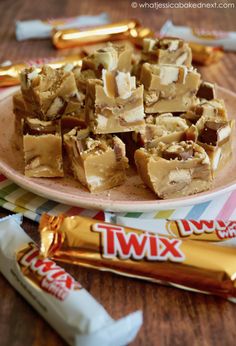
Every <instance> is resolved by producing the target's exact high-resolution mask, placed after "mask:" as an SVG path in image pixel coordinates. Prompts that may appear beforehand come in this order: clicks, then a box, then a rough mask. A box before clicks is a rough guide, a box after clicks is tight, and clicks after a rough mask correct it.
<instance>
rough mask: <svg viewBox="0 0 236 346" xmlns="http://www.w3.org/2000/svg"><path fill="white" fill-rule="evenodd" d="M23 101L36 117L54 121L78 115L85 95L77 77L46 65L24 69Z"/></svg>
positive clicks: (21, 76)
mask: <svg viewBox="0 0 236 346" xmlns="http://www.w3.org/2000/svg"><path fill="white" fill-rule="evenodd" d="M20 78H21V91H22V95H23V98H24V102H25V105H26V108H27V111H29V112H30V113H31V114H32V115H33V116H35V117H37V118H40V119H41V120H44V121H46V120H53V119H56V118H60V117H61V116H62V115H64V114H79V113H80V111H81V107H82V108H83V103H84V100H85V95H84V94H83V93H81V92H79V91H78V89H77V85H76V81H75V76H74V74H73V72H72V71H68V70H67V69H65V68H60V69H52V68H51V67H49V66H43V67H42V69H41V70H40V71H39V70H38V69H37V68H33V67H31V68H29V69H25V70H24V71H23V72H22V73H21V75H20Z"/></svg>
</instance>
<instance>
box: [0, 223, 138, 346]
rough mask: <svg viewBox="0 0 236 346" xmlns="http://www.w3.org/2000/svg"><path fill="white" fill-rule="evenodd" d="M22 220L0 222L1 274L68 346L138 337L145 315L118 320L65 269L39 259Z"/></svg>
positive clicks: (123, 341)
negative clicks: (21, 224) (22, 226)
mask: <svg viewBox="0 0 236 346" xmlns="http://www.w3.org/2000/svg"><path fill="white" fill-rule="evenodd" d="M20 223H21V220H20V218H19V216H10V217H7V218H4V219H1V220H0V272H1V273H2V274H3V275H4V276H5V277H6V279H7V280H8V281H9V282H10V283H11V285H12V286H13V287H14V288H15V289H16V290H17V291H18V292H19V293H20V294H21V295H22V296H23V297H24V298H25V299H26V300H27V301H28V302H29V303H30V304H31V305H32V306H33V307H34V308H35V309H36V310H37V311H38V312H39V313H40V314H41V315H42V316H43V317H44V318H45V319H46V320H47V321H48V323H49V324H50V325H51V326H52V327H53V328H54V329H55V330H56V331H57V332H58V333H59V334H60V335H61V336H62V338H64V339H65V341H66V342H67V343H68V344H69V345H79V346H87V345H90V346H97V345H103V346H104V345H106V346H111V345H117V346H121V345H125V344H127V343H129V342H131V341H132V340H133V339H134V337H135V336H136V334H137V332H138V330H139V328H140V326H141V324H142V314H141V312H136V313H133V314H130V315H128V316H127V317H125V318H122V319H120V320H118V321H114V320H113V319H112V318H111V317H110V315H109V314H108V313H107V312H106V310H105V309H104V308H103V307H102V306H101V305H100V304H99V303H98V302H97V301H96V300H95V299H94V298H93V297H92V296H91V295H90V294H89V293H88V291H86V290H85V289H84V288H83V287H82V286H81V284H80V283H79V282H78V281H76V280H75V279H74V278H73V277H72V276H71V275H70V274H69V273H67V272H66V271H65V270H64V269H63V268H61V267H59V266H58V265H57V264H56V263H55V262H54V261H52V260H51V259H48V258H44V259H43V258H42V257H40V256H39V249H38V247H37V246H36V244H35V243H34V242H33V241H32V239H31V238H30V237H29V236H28V235H27V234H26V233H25V232H24V230H23V229H22V228H21V226H20Z"/></svg>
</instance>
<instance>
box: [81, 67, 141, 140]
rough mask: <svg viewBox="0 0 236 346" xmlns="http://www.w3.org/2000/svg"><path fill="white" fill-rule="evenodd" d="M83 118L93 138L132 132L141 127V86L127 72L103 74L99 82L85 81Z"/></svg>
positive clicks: (104, 71) (104, 72) (106, 72)
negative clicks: (84, 115) (86, 84)
mask: <svg viewBox="0 0 236 346" xmlns="http://www.w3.org/2000/svg"><path fill="white" fill-rule="evenodd" d="M85 114H86V121H87V125H88V126H89V127H90V128H91V130H92V132H93V133H95V134H104V133H116V132H128V131H134V130H135V129H138V128H139V127H140V126H142V125H144V116H145V114H144V109H143V86H142V85H141V86H139V87H137V88H136V81H135V77H132V76H131V75H130V73H129V72H127V73H125V72H120V71H107V70H103V72H102V81H101V80H98V79H97V80H90V81H88V87H87V94H86V101H85Z"/></svg>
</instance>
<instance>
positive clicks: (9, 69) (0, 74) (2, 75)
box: [0, 54, 83, 87]
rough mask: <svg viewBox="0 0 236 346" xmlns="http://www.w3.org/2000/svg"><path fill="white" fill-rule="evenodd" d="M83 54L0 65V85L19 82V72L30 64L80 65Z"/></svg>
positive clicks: (54, 66) (53, 66)
mask: <svg viewBox="0 0 236 346" xmlns="http://www.w3.org/2000/svg"><path fill="white" fill-rule="evenodd" d="M82 57H83V54H81V55H79V54H78V55H71V56H65V57H57V58H40V59H37V60H33V61H31V62H25V63H19V64H13V65H9V66H0V87H6V86H11V85H17V84H20V79H19V73H20V72H21V71H22V70H23V69H25V68H27V67H30V66H38V67H40V66H42V65H44V64H47V65H49V66H51V67H52V68H59V67H62V66H64V65H67V64H72V65H81V62H82V60H81V59H82Z"/></svg>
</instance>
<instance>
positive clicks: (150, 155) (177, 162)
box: [135, 141, 212, 199]
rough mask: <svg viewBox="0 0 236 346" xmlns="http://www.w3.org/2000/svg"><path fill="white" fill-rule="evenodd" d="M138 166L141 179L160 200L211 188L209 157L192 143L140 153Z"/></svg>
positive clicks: (167, 146) (160, 147)
mask: <svg viewBox="0 0 236 346" xmlns="http://www.w3.org/2000/svg"><path fill="white" fill-rule="evenodd" d="M135 162H136V165H137V169H138V173H139V175H140V177H141V178H142V180H143V181H144V183H145V184H146V185H147V186H148V187H149V188H150V189H151V190H152V191H154V192H155V193H156V194H157V196H158V197H159V198H163V199H166V198H175V197H183V196H188V195H192V194H195V193H198V192H202V191H205V190H208V189H209V188H210V187H211V183H212V172H211V164H210V160H209V157H208V155H207V153H206V152H205V150H204V149H203V148H202V147H201V146H199V145H198V144H196V143H194V142H192V141H187V142H184V141H182V142H180V143H171V144H164V143H160V144H159V145H158V146H157V147H156V148H152V149H144V148H141V149H138V150H137V151H136V152H135Z"/></svg>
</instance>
